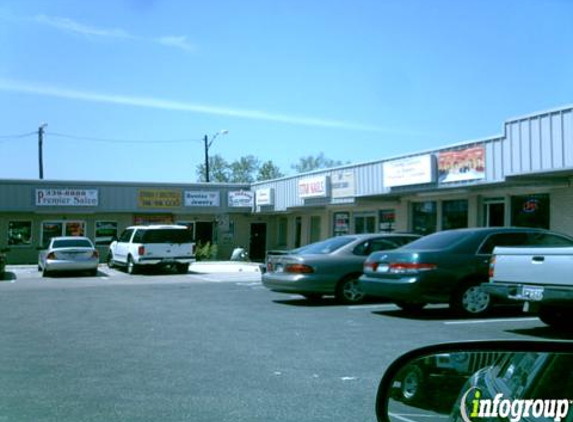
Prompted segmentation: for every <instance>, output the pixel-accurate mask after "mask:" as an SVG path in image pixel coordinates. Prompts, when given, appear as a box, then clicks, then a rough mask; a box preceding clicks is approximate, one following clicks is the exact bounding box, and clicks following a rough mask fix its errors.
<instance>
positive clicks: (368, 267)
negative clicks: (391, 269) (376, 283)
mask: <svg viewBox="0 0 573 422" xmlns="http://www.w3.org/2000/svg"><path fill="white" fill-rule="evenodd" d="M378 265H379V263H378V262H375V261H371V262H365V263H364V272H369V271H372V272H375V271H376V270H377V269H378Z"/></svg>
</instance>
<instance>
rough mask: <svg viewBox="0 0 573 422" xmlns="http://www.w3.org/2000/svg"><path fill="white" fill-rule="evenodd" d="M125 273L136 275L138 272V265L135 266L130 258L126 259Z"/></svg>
mask: <svg viewBox="0 0 573 422" xmlns="http://www.w3.org/2000/svg"><path fill="white" fill-rule="evenodd" d="M126 270H127V273H128V274H130V275H134V274H137V273H138V272H139V265H137V264H136V263H135V262H134V261H133V258H132V257H131V256H128V257H127V267H126Z"/></svg>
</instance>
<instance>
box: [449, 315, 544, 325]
mask: <svg viewBox="0 0 573 422" xmlns="http://www.w3.org/2000/svg"><path fill="white" fill-rule="evenodd" d="M525 321H539V318H537V317H534V318H498V319H476V320H469V321H445V322H444V324H445V325H461V324H487V323H495V322H525Z"/></svg>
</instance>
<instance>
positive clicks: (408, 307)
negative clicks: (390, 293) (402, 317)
mask: <svg viewBox="0 0 573 422" xmlns="http://www.w3.org/2000/svg"><path fill="white" fill-rule="evenodd" d="M426 305H427V303H414V302H396V306H398V307H399V308H400V309H402V310H403V311H406V312H409V313H417V312H420V311H421V310H422V309H424V307H425V306H426Z"/></svg>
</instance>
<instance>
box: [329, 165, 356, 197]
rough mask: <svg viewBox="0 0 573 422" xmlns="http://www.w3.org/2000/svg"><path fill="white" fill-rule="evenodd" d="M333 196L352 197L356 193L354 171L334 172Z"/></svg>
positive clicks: (331, 183)
mask: <svg viewBox="0 0 573 422" xmlns="http://www.w3.org/2000/svg"><path fill="white" fill-rule="evenodd" d="M330 189H331V190H332V198H335V199H336V198H351V197H353V196H354V195H355V193H356V189H355V184H354V172H352V171H347V172H340V173H334V174H333V175H332V176H331V177H330Z"/></svg>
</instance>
